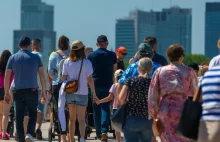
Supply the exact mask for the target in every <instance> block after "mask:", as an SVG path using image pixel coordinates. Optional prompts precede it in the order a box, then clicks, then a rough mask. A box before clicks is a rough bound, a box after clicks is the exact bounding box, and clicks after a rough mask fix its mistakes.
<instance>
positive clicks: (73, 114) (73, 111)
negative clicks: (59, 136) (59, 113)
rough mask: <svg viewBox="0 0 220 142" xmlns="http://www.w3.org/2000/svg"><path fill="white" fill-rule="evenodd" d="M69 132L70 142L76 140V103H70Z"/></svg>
mask: <svg viewBox="0 0 220 142" xmlns="http://www.w3.org/2000/svg"><path fill="white" fill-rule="evenodd" d="M68 108H69V115H70V119H69V134H70V136H69V137H70V139H69V142H74V134H75V123H76V105H75V104H69V105H68Z"/></svg>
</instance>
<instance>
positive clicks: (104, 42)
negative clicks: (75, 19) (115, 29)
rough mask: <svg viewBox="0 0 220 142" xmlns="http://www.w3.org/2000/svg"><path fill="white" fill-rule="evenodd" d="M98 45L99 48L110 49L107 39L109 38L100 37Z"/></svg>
mask: <svg viewBox="0 0 220 142" xmlns="http://www.w3.org/2000/svg"><path fill="white" fill-rule="evenodd" d="M96 45H97V46H98V47H99V48H107V47H108V39H107V37H106V36H105V35H100V36H98V38H97V43H96Z"/></svg>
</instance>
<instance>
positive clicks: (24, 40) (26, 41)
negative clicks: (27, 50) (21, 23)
mask: <svg viewBox="0 0 220 142" xmlns="http://www.w3.org/2000/svg"><path fill="white" fill-rule="evenodd" d="M30 44H31V39H30V38H29V37H26V36H23V37H21V38H20V40H19V43H18V45H20V46H27V45H30Z"/></svg>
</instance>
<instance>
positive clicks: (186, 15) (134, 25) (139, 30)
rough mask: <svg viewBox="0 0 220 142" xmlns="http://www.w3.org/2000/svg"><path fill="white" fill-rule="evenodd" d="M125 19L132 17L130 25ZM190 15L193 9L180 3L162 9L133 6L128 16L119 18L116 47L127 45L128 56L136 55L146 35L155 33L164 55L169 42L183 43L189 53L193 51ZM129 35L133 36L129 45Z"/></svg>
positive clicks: (160, 50) (159, 47) (160, 51)
mask: <svg viewBox="0 0 220 142" xmlns="http://www.w3.org/2000/svg"><path fill="white" fill-rule="evenodd" d="M126 19H129V24H130V26H127V25H126V24H124V23H125V21H126ZM191 19H192V14H191V9H182V8H179V7H172V8H170V9H163V10H162V11H159V12H154V11H150V12H145V11H140V10H134V11H132V12H130V15H129V17H128V18H125V19H118V20H117V22H116V48H117V47H119V46H125V47H126V48H127V49H128V56H127V58H126V60H128V59H129V58H130V57H132V56H134V55H135V53H136V51H137V48H138V45H139V44H140V43H142V42H143V41H144V38H146V37H147V36H155V37H156V38H157V39H158V52H159V53H160V54H162V55H164V56H165V55H166V50H167V48H168V46H169V45H171V44H174V43H178V44H181V45H182V46H184V47H185V51H186V53H191V26H192V20H191ZM127 24H128V22H127ZM119 25H120V26H119ZM125 31H127V32H125ZM128 31H129V32H128ZM125 33H126V34H125ZM119 35H120V36H119ZM128 36H129V37H133V39H134V41H133V44H134V45H133V46H130V45H129V46H128V41H127V40H126V39H127V38H128ZM129 42H131V41H129ZM126 45H127V46H126Z"/></svg>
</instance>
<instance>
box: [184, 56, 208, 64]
mask: <svg viewBox="0 0 220 142" xmlns="http://www.w3.org/2000/svg"><path fill="white" fill-rule="evenodd" d="M209 61H210V59H209V58H207V57H205V56H204V55H202V54H187V55H185V57H184V60H183V63H184V64H185V65H189V64H190V63H192V62H194V63H197V64H199V65H200V64H202V63H204V62H209Z"/></svg>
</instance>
